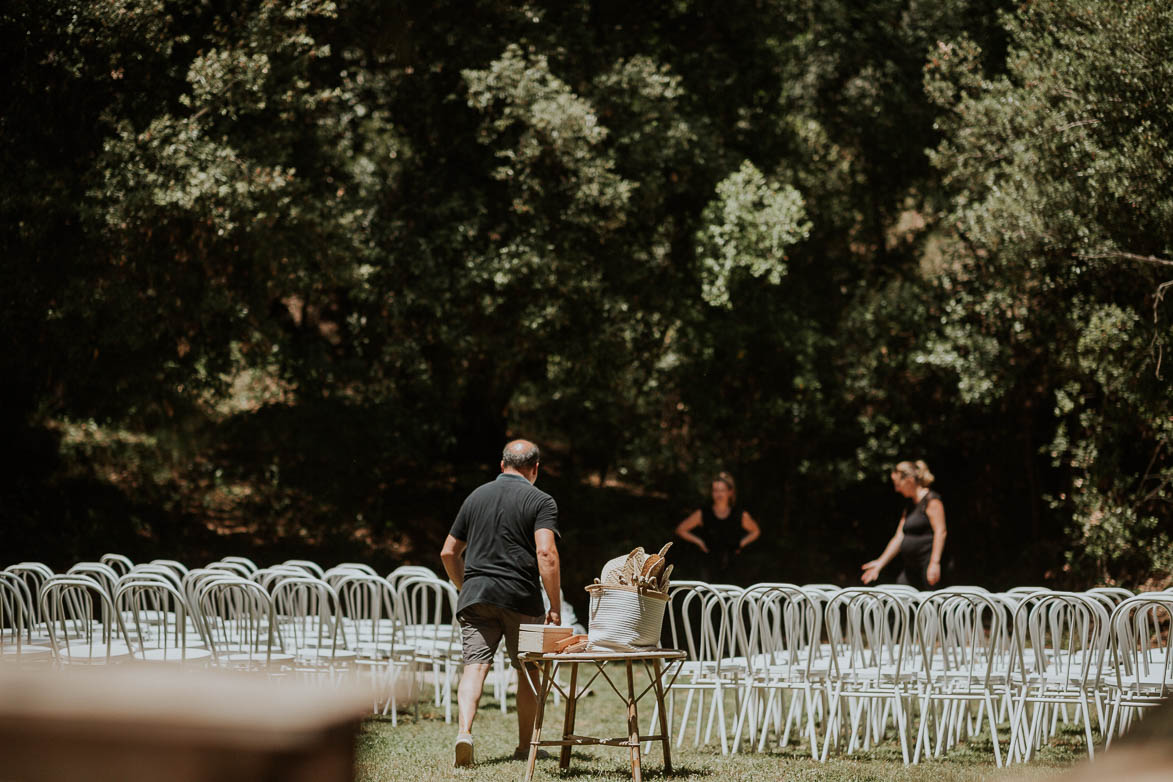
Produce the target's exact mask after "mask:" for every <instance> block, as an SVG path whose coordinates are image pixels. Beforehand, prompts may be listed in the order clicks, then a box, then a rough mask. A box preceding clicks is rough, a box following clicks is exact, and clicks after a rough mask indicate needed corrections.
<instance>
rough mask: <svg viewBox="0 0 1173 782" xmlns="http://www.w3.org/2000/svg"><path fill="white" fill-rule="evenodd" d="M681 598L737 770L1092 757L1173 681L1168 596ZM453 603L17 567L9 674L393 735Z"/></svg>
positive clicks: (977, 593) (440, 660) (761, 594)
mask: <svg viewBox="0 0 1173 782" xmlns="http://www.w3.org/2000/svg"><path fill="white" fill-rule="evenodd" d="M670 597H671V599H670V601H669V612H668V622H667V625H668V627H667V630H666V632H667V634H668V636H669V638H670V640H669V642H670V643H671V644H672V646H674V647H676V648H682V649H686V650H687V651H688V659H687V660H686V661H685V662H684V663H683V665H682V668H681V673H680V675H679V677H678V678H677V680H676V684H675V687H674V688H673V690H672V696H671V703H672V706H671V707H670V708H671V710H672V713H671V714H670V715H669V716H670V717H672V718H673V719H672V724H675V719H674V717H675V715H676V712H677V711H682V713H681V719H680V720H679V731H678V733H677V744H678V745H679V744H681V743H682V742H683V741H684V738H685V735H686V732H687V730H688V727H689V725H690V716H691V717H692V718H693V723H694V743H697V744H699V743H701V742H702V740H703V742H704V743H709V742H711V741H712V740H713V738H714V732H716V734H717V737H718V738H719V740H720V744H721V749H722V752H726V753H728V752H739V751H747V750H748V751H754V750H757V751H761V750H764V749H766V748H767V746H771V745H781V746H785V745H787V744H788V743H789V742H790V740H791V738H792V737H794V738H795V739H797V740H799V741H802V742H805V743H807V744H808V745H809V751H810V753H811V755H812V756H813V757H815V758H818V759H821V760H826V759H827V757H828V756H829V753H830V752H831V751H833V750H843V751H846V752H848V753H853V752H857V751H865V750H868V749H870V748H871V747H872V746H874V745H875V744H876V743H877V742H878V741H880V740H882V739H883V738H885V737H887V736H889V735H892V734H894V735H895V738H896V739H897V740H898V741H899V744H900V748H901V753H902V757H903V759H904V761H905V762H906V763H917V762H919V761H920V760H921V759H922V758H923V757H930V756H931V757H940V756H941V755H942V754H943V753H944V752H946V751H948V750H949V749H950V748H951V747H952V746H954V745H955V744H957V743H959V742H960V741H962V740H964V739H966V738H968V737H972V736H974V735H976V734H977V733H979V732H982V731H983V730H986V729H988V730H989V734H990V738H991V746H992V750H993V754H994V760H995V761H996V762H997V763H998V764H999V765H1002V764H1004V763H1010V762H1019V761H1025V760H1029V759H1030V758H1031V756H1032V754H1033V753H1034V752H1035V751H1036V750H1037V749H1038V748H1039V747H1040V746H1042V745H1043V744H1044V743H1045V742H1046V741H1047V740H1048V739H1049V738H1050V737H1051V736H1053V735H1054V733H1055V732H1056V730H1057V729H1058V726H1059V725H1060V724H1068V723H1070V724H1073V725H1076V726H1079V727H1081V728H1082V731H1083V733H1084V737H1085V740H1086V743H1087V748H1088V753H1089V755H1094V752H1095V743H1096V741H1095V738H1094V736H1093V725H1094V726H1095V729H1096V730H1097V731H1098V732H1099V734H1100V740H1102V741H1107V742H1108V743H1110V742H1111V740H1112V739H1113V737H1114V736H1117V735H1119V734H1120V733H1121V732H1122V731H1123V730H1125V729H1126V728H1127V727H1128V725H1129V724H1130V723H1131V722H1132V721H1133V720H1134V719H1136V717H1137V716H1138V715H1139V714H1140V713H1141V712H1142V710H1143V709H1145V708H1148V707H1149V706H1151V705H1153V704H1154V703H1155V702H1157V701H1158V700H1160V699H1161V698H1164V697H1166V696H1167V695H1168V694H1169V686H1170V683H1171V682H1173V675H1171V668H1170V666H1171V665H1173V658H1171V656H1170V654H1169V650H1168V643H1169V641H1168V637H1169V632H1168V627H1169V620H1170V617H1171V614H1173V593H1168V592H1166V593H1144V594H1141V595H1134V594H1133V593H1132V592H1130V591H1128V590H1123V589H1119V588H1099V589H1091V590H1088V591H1086V592H1079V593H1071V592H1053V591H1050V590H1047V589H1043V588H1037V587H1021V588H1018V589H1013V590H1009V591H1007V592H1004V593H990V592H987V591H986V590H984V589H981V588H978V587H957V588H953V589H947V590H941V591H937V592H916V591H915V590H913V589H911V588H908V587H878V588H867V587H854V588H847V589H841V588H839V587H837V586H834V585H829V584H808V585H803V586H798V585H794V584H785V583H763V584H755V585H753V586H751V587H748V588H741V587H735V586H730V585H722V584H709V583H705V582H699V581H686V582H679V581H678V582H676V583H675V584H674V585H673V587H672V591H671V596H670ZM455 608H456V590H455V588H454V587H453V585H452V584H451V583H450V582H448V581H447V580H446V579H442V578H440V577H438V576H437V575H436V574H435V573H434V572H432V571H431V570H429V569H428V568H423V567H419V566H406V567H401V568H397V569H396V570H395V571H393V572H391V573H390V574H388V575H387V576H386V577H382V576H380V575H379V574H378V573H376V572H375V571H374V570H373V569H371V568H370V567H369V566H367V565H364V564H361V563H343V564H341V565H338V566H335V567H333V568H329V569H325V568H323V567H322V566H320V565H318V564H317V563H314V562H312V561H308V560H289V561H286V562H283V563H281V564H280V565H276V566H273V567H269V568H259V567H257V566H256V564H254V563H253V562H251V561H250V560H248V559H246V558H243V557H226V558H224V559H222V560H220V561H218V562H214V563H210V564H209V565H207V566H206V567H204V568H199V569H194V570H189V569H188V568H187V567H186V566H184V565H183V564H182V563H179V562H177V561H174V560H154V561H152V562H149V563H140V564H135V563H133V562H131V561H130V560H129V559H128V558H126V557H124V556H122V555H118V554H107V555H104V556H103V557H102V558H101V559H100V560H98V561H96V562H82V563H77V564H76V565H74V566H73V567H71V568H70V569H69V570H68V571H67V572H66V573H64V574H55V573H54V572H53V571H52V570H51V569H50V568H48V567H46V566H45V565H43V564H40V563H32V562H24V563H18V564H16V565H12V566H9V567H8V568H6V569H5V570H4V571H0V659H3V660H9V661H17V662H20V663H23V664H37V663H44V662H52V663H53V664H56V665H71V664H110V663H113V662H118V661H121V660H126V659H139V660H146V661H154V662H165V663H172V664H179V665H208V666H215V667H223V668H232V669H245V670H263V671H266V672H269V673H270V674H272V675H289V674H291V673H293V674H297V675H301V676H308V675H314V676H319V677H323V678H325V679H326V680H332V681H340V680H341V677H343V676H346V675H348V674H349V675H354V674H356V673H361V674H364V675H365V676H366V677H367V678H368V680H369V681H370V683H371V686H372V692H373V694H374V697H373V698H372V705H373V708H374V709H375V710H376V711H379V712H381V713H384V714H387V713H390V714H391V715H392V719H393V720H395V715H396V712H397V709H398V707H399V706H401V705H402V704H403V703H405V702H409V701H414V700H415V698H416V697H418V694H419V691H420V689H421V688H422V687H426V685H427V683H429V682H430V683H431V685H432V687H431V689H432V698H433V702H434V703H435V704H436V705H437V706H439V707H442V708H443V710H444V714H445V719H446V720H450V719H451V716H452V694H453V689H454V687H455V685H456V681H457V677H458V669H459V664H460V643H459V631H458V628H457V626H456V622H455ZM501 651H502V650H499V653H498V659H497V660H496V665H495V666H494V677H493V680H492V682H493V687H494V691H495V693H496V695H497V700H498V702H499V704H500V707H501V710H502V711H504V709H505V695H506V693H507V691H508V688H509V687H510V686H516V680H515V679H513V678H511V677H512V672H511V671H510V670H509V668H508V667H507V666H506V665H504V659H503V654H502V653H501ZM681 697H682V698H683V699H684V704H683V709H682V710H679V709H677V700H678V698H681ZM706 700H707V701H708V709H707V711H706V709H705V702H706ZM655 719H656V715H653V721H654V720H655ZM1007 725H1008V734H1009V735H1008V738H1007V739H1006V740H1005V742H1003V739H1002V737H1001V733H1002V732H1005V731H1006V729H1005V728H1004V727H1002V726H1007ZM673 732H674V733H676V730H675V729H674V730H673ZM702 737H703V739H702Z"/></svg>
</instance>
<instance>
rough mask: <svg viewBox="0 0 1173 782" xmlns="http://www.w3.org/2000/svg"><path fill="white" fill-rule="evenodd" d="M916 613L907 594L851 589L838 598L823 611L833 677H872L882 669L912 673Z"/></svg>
mask: <svg viewBox="0 0 1173 782" xmlns="http://www.w3.org/2000/svg"><path fill="white" fill-rule="evenodd" d="M912 612H913V603H912V600H911V599H909V596H908V595H907V594H906V593H905V592H903V591H890V590H887V589H883V588H877V587H851V588H849V589H844V590H842V591H841V592H839V593H837V594H836V595H834V596H833V597H832V598H831V599H830V600H828V601H827V605H826V607H825V608H824V610H823V624H824V627H826V630H827V639H828V641H829V643H830V647H831V676H832V677H836V678H841V677H843V676H844V675H846V674H856V673H859V674H861V675H865V674H866V675H871V673H872V672H873V671H876V672H878V671H879V670H880V669H881V668H888V669H890V670H892V671H894V672H895V673H896V674H897V676H898V675H899V674H901V673H902V672H904V671H906V670H909V667H908V666H909V658H910V643H911V639H912V634H913V624H914V623H913V619H912V615H913V613H912ZM890 680H892V681H895V679H890Z"/></svg>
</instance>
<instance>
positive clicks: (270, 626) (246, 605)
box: [194, 571, 281, 668]
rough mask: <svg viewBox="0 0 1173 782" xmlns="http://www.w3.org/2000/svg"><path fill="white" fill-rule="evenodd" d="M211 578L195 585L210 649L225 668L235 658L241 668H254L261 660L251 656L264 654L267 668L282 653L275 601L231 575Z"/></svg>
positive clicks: (260, 589)
mask: <svg viewBox="0 0 1173 782" xmlns="http://www.w3.org/2000/svg"><path fill="white" fill-rule="evenodd" d="M212 573H213V574H214V575H209V576H206V577H204V578H201V579H199V580H198V581H197V582H195V587H194V588H195V600H196V605H197V606H198V607H199V608H198V612H199V615H200V617H201V620H202V624H203V626H204V627H205V628H207V634H208V635H207V640H208V648H209V649H210V650H211V652H212V656H213V658H214V659H215V660H216V661H217V662H218V663H220V664H224V662H225V659H226V658H227V657H229V656H232V655H236V656H237V657H238V659H239V660H240V664H239V667H246V668H247V667H254V666H253V663H254V662H255V663H257V664H258V665H259V664H260V663H261V661H260V660H253V659H250V656H251V655H259V654H261V653H264V655H265V657H264V664H266V665H267V664H268V662H269V661H270V659H271V655H272V653H273V651H274V650H275V649H280V648H281V647H280V646H279V644H280V639H279V637H278V634H277V625H276V615H275V613H274V611H273V600H272V597H271V596H270V595H269V593H268V592H267V591H266V590H265V588H264V587H263V586H261V585H260V584H258V583H257V582H256V581H252V580H249V579H245V578H240V577H239V576H234V575H230V574H228V573H217V572H216V571H212Z"/></svg>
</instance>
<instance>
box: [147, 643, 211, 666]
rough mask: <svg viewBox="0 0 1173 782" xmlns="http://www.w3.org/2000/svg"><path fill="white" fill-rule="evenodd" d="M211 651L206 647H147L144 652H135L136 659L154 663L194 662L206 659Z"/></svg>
mask: <svg viewBox="0 0 1173 782" xmlns="http://www.w3.org/2000/svg"><path fill="white" fill-rule="evenodd" d="M211 656H212V653H211V652H209V651H208V650H207V649H192V648H190V647H189V648H188V649H187V650H186V651H185V650H183V649H147V650H146V651H145V652H136V653H135V655H134V657H135V659H136V660H145V661H147V662H154V663H178V662H196V661H197V660H207V659H208V658H210V657H211Z"/></svg>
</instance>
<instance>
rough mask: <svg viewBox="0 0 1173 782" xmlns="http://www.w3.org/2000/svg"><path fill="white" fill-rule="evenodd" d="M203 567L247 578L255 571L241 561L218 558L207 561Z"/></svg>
mask: <svg viewBox="0 0 1173 782" xmlns="http://www.w3.org/2000/svg"><path fill="white" fill-rule="evenodd" d="M203 569H204V570H223V571H225V572H228V573H231V574H232V575H234V576H240V577H241V578H249V577H250V576H251V575H252V574H253V573H256V572H257V571H256V569H255V568H254V569H252V570H250V569H249V567H248V565H246V564H244V563H243V562H229V561H227V560H220V561H219V562H209V563H208V564H207V565H205V566H204V568H203Z"/></svg>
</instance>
